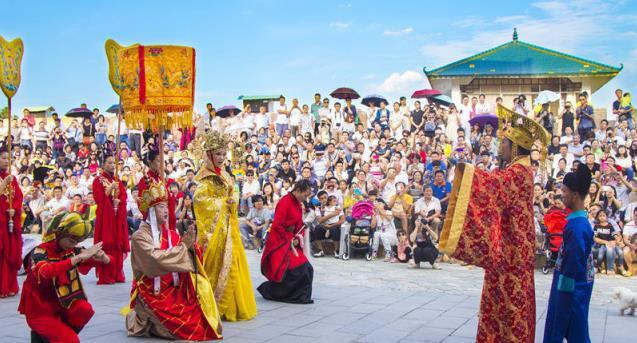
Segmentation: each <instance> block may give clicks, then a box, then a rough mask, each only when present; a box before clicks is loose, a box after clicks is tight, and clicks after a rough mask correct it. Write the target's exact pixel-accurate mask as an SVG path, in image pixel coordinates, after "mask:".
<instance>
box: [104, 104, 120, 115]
mask: <svg viewBox="0 0 637 343" xmlns="http://www.w3.org/2000/svg"><path fill="white" fill-rule="evenodd" d="M106 112H108V113H115V114H117V113H119V104H115V105H113V106H111V107H109V108H108V109H107V110H106Z"/></svg>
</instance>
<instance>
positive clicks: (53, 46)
mask: <svg viewBox="0 0 637 343" xmlns="http://www.w3.org/2000/svg"><path fill="white" fill-rule="evenodd" d="M2 7H3V14H4V15H3V20H2V21H0V34H1V35H3V36H4V37H5V39H13V38H15V37H21V38H22V39H23V40H24V44H25V57H24V60H23V64H22V77H23V78H22V84H21V86H20V89H19V91H18V93H17V95H16V96H15V97H14V113H15V111H16V110H19V109H20V108H22V107H23V106H37V105H52V106H54V107H55V108H56V109H57V110H58V111H59V112H66V111H67V110H68V109H69V108H71V107H77V106H78V105H79V104H80V103H81V102H86V103H87V104H88V105H89V107H99V108H101V109H105V108H107V107H108V106H110V105H111V104H113V103H115V102H117V99H116V96H115V93H114V92H113V91H112V89H111V87H110V84H109V82H108V77H107V71H108V66H107V61H106V56H105V53H104V42H105V40H106V39H108V38H113V39H115V40H116V41H117V42H119V43H120V44H122V45H130V44H134V43H141V44H146V45H150V44H177V45H189V46H193V47H195V48H196V50H197V84H196V107H197V109H198V110H199V111H203V109H204V107H205V103H206V102H212V103H213V104H214V105H215V106H217V107H220V106H223V105H227V104H234V105H238V104H239V101H237V100H236V98H237V96H239V95H241V94H250V95H252V94H278V93H283V94H285V95H286V96H288V97H298V98H299V99H300V100H301V102H302V103H303V102H306V103H309V102H310V99H311V97H312V95H313V94H314V93H315V92H317V91H318V92H320V93H321V94H323V95H327V94H328V93H329V92H330V91H331V90H333V89H334V88H336V87H340V86H349V87H353V88H355V89H356V90H358V91H359V93H361V94H367V93H380V94H383V95H385V96H387V97H388V98H390V99H391V98H393V97H395V96H399V95H409V94H410V93H411V92H412V91H413V90H414V89H420V88H424V87H426V86H427V85H428V83H427V81H426V79H425V77H424V74H423V73H422V68H423V67H424V66H427V68H429V69H432V68H435V67H439V66H441V65H443V64H446V63H449V62H453V61H455V60H457V59H459V58H462V57H467V56H469V55H471V54H474V53H477V52H480V51H483V50H485V49H488V48H492V47H494V46H496V45H499V44H502V43H505V42H507V41H509V40H511V33H512V31H513V27H517V28H518V32H519V37H520V38H519V39H520V40H522V41H526V42H529V43H533V44H537V45H541V46H544V47H547V48H551V49H555V50H558V51H564V52H567V53H571V54H574V55H577V56H580V57H584V58H588V59H592V60H595V61H598V62H602V63H606V64H610V65H613V66H619V65H620V64H621V63H623V64H624V70H623V71H622V72H621V73H620V74H619V76H618V77H617V78H615V79H614V80H613V81H611V82H610V83H609V84H607V85H606V86H605V87H604V88H602V89H600V90H599V91H598V92H597V93H596V95H595V97H594V98H593V102H594V103H595V104H596V105H599V106H606V107H608V106H609V102H610V101H611V99H612V92H613V91H614V89H615V88H617V87H621V88H623V89H625V90H629V91H633V92H637V24H636V23H637V3H636V2H635V1H595V0H583V1H540V2H522V1H489V2H477V1H445V2H442V1H435V2H434V1H374V2H372V1H347V0H345V1H320V2H319V1H223V2H213V1H162V0H155V1H117V0H111V1H102V0H95V1H27V0H21V1H13V0H9V1H3V6H2Z"/></svg>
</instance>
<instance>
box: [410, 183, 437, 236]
mask: <svg viewBox="0 0 637 343" xmlns="http://www.w3.org/2000/svg"><path fill="white" fill-rule="evenodd" d="M433 195H434V193H433V189H432V188H431V186H429V185H426V186H425V187H424V191H423V197H422V198H420V199H419V200H418V201H416V204H415V205H414V214H415V215H416V222H421V223H422V224H423V225H426V226H429V227H430V228H431V229H432V230H433V231H434V232H435V233H436V239H437V238H438V236H439V235H440V229H441V227H442V225H441V224H442V220H441V219H440V213H441V212H442V208H441V205H440V200H438V199H437V198H436V197H434V196H433Z"/></svg>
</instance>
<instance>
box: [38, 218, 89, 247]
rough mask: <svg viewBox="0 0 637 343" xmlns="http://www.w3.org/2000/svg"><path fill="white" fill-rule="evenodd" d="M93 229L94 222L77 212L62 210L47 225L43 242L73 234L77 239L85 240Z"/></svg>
mask: <svg viewBox="0 0 637 343" xmlns="http://www.w3.org/2000/svg"><path fill="white" fill-rule="evenodd" d="M92 231H93V224H92V223H91V222H90V221H88V220H84V218H82V216H81V215H80V214H79V213H77V212H62V213H60V214H58V215H56V216H55V217H54V218H53V219H52V220H51V223H50V224H49V225H48V226H47V228H46V230H45V232H44V235H42V241H43V242H45V243H46V242H51V241H53V240H56V239H59V238H62V237H64V236H71V237H73V238H75V239H76V240H77V241H83V240H85V239H86V238H87V237H88V236H89V235H90V234H91V232H92Z"/></svg>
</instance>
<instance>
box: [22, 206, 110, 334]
mask: <svg viewBox="0 0 637 343" xmlns="http://www.w3.org/2000/svg"><path fill="white" fill-rule="evenodd" d="M91 229H92V225H91V222H89V221H86V220H84V219H82V217H81V216H80V215H79V214H78V213H73V212H63V213H60V214H58V215H57V216H55V218H54V219H53V220H52V221H51V223H50V224H49V226H48V228H47V229H46V231H45V234H44V237H43V243H42V244H40V245H39V246H37V247H36V248H35V249H33V250H32V251H31V252H30V253H29V255H28V256H27V257H26V258H25V266H24V268H25V270H26V271H27V278H26V280H25V281H24V286H23V289H22V296H21V298H20V305H19V307H18V312H20V313H22V314H24V315H25V317H26V320H27V324H28V325H29V327H30V328H31V330H32V331H31V341H32V342H44V341H46V342H50V343H57V342H63V343H69V342H79V341H80V339H79V338H78V336H77V334H78V333H79V332H80V330H82V328H83V327H84V326H85V325H86V324H87V323H88V321H89V320H90V319H91V317H93V314H94V313H95V312H94V311H93V307H92V306H91V304H89V302H88V301H87V299H86V295H85V294H84V289H83V287H82V281H81V280H80V276H79V274H78V272H79V273H82V274H87V273H88V272H89V270H90V269H91V268H93V267H95V266H101V265H102V264H104V263H106V264H107V263H109V261H110V257H109V256H108V255H106V254H105V253H104V251H103V250H102V244H101V243H98V244H96V245H94V246H92V247H90V248H88V249H83V248H82V249H80V248H77V247H76V246H77V244H78V243H80V242H82V241H83V240H84V239H86V237H88V235H89V234H90V232H91Z"/></svg>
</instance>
